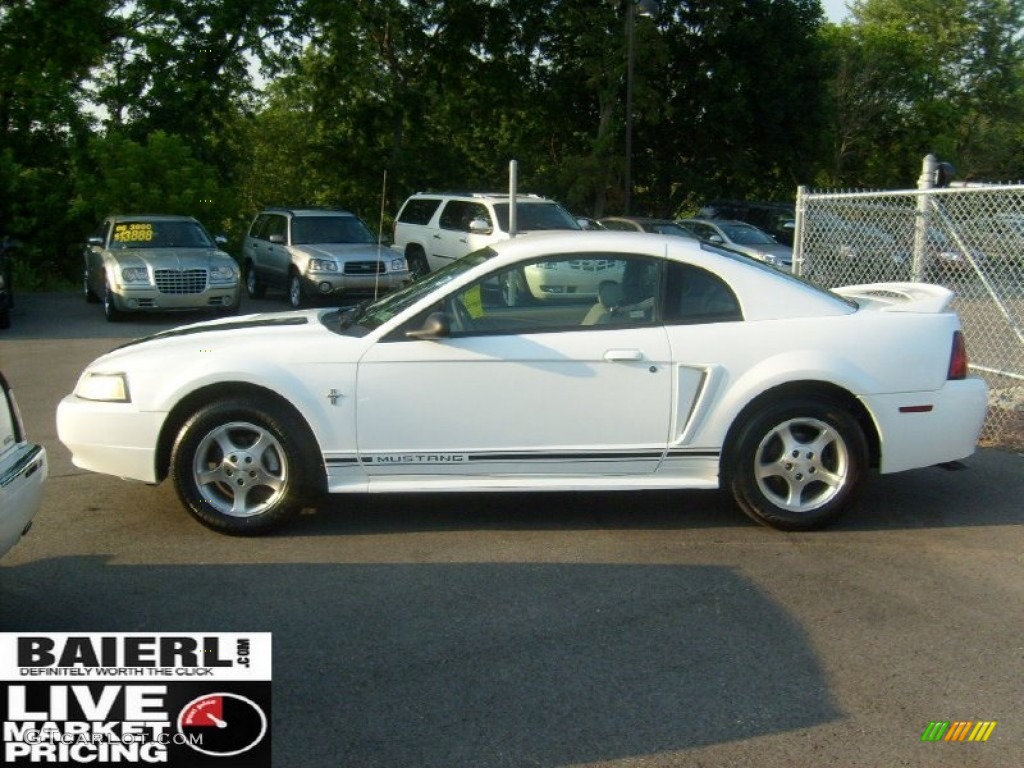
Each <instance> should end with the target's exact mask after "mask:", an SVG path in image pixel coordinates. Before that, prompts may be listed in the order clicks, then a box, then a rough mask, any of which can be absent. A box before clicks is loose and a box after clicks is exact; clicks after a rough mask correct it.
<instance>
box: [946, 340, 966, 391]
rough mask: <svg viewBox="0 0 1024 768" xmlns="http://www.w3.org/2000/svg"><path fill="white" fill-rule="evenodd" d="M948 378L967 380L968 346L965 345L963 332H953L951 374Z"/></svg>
mask: <svg viewBox="0 0 1024 768" xmlns="http://www.w3.org/2000/svg"><path fill="white" fill-rule="evenodd" d="M946 378H947V379H951V380H952V379H966V378H967V345H966V344H965V343H964V334H963V332H962V331H954V332H953V351H952V353H950V356H949V374H948V375H947V376H946Z"/></svg>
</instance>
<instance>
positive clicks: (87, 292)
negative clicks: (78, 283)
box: [82, 268, 100, 304]
mask: <svg viewBox="0 0 1024 768" xmlns="http://www.w3.org/2000/svg"><path fill="white" fill-rule="evenodd" d="M82 294H83V295H84V296H85V303H86V304H99V303H100V297H99V296H97V295H96V291H94V290H93V289H92V288H90V287H89V269H88V268H86V269H84V270H83V271H82Z"/></svg>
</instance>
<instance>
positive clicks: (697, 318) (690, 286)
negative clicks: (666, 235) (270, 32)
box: [662, 262, 743, 325]
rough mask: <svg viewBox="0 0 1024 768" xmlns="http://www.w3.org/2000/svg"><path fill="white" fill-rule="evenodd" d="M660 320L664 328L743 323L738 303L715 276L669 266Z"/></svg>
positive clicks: (673, 264) (696, 269) (697, 269)
mask: <svg viewBox="0 0 1024 768" xmlns="http://www.w3.org/2000/svg"><path fill="white" fill-rule="evenodd" d="M664 301H665V306H664V310H663V314H662V316H663V318H664V320H665V323H666V324H667V325H690V324H697V323H728V322H733V321H736V320H742V319H743V312H742V310H741V309H740V302H739V300H738V299H737V298H736V294H735V293H733V291H732V289H731V288H730V287H729V286H728V285H727V284H726V282H725V281H724V280H722V279H721V278H720V277H718V276H717V275H714V274H712V273H711V272H708V271H707V270H706V269H701V268H700V267H695V266H693V265H691V264H680V263H678V262H669V263H668V267H667V268H666V275H665V299H664Z"/></svg>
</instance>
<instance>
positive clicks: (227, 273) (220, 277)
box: [210, 264, 238, 283]
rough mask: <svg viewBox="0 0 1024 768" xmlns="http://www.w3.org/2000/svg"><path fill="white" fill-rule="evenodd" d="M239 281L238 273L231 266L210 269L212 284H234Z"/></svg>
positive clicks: (224, 265)
mask: <svg viewBox="0 0 1024 768" xmlns="http://www.w3.org/2000/svg"><path fill="white" fill-rule="evenodd" d="M237 279H238V276H237V273H236V272H235V268H234V267H233V266H232V265H231V264H218V265H217V266H215V267H212V268H211V269H210V282H211V283H233V282H235V281H236V280H237Z"/></svg>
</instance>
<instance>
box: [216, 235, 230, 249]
mask: <svg viewBox="0 0 1024 768" xmlns="http://www.w3.org/2000/svg"><path fill="white" fill-rule="evenodd" d="M213 242H215V243H216V244H217V245H219V246H220V247H221V248H227V247H228V239H227V237H225V236H224V235H217V236H216V237H215V238H213Z"/></svg>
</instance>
